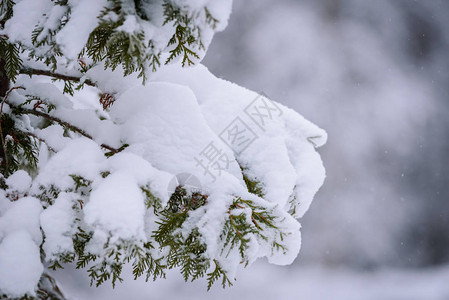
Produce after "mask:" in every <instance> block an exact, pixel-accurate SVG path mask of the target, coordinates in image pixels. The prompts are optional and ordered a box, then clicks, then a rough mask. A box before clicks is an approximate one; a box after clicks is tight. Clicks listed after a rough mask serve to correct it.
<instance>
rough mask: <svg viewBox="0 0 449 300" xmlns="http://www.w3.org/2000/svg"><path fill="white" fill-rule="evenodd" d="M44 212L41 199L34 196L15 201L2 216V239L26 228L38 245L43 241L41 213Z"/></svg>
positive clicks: (0, 233)
mask: <svg viewBox="0 0 449 300" xmlns="http://www.w3.org/2000/svg"><path fill="white" fill-rule="evenodd" d="M41 212H42V205H41V203H40V201H39V200H38V199H36V198H34V197H24V198H20V199H19V200H17V201H14V202H13V203H12V204H11V205H10V206H9V209H8V210H6V212H5V213H4V214H3V215H2V216H1V217H0V239H2V238H4V237H6V236H8V235H9V234H11V233H13V232H15V231H20V230H24V231H26V232H27V233H28V234H29V236H30V237H31V238H32V239H33V240H34V242H35V243H36V244H37V245H40V243H41V242H42V234H41V230H40V227H39V225H40V224H39V215H40V214H41Z"/></svg>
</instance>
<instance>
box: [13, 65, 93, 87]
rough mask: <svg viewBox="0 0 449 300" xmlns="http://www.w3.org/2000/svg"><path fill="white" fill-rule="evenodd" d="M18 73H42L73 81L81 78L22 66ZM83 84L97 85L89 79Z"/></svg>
mask: <svg viewBox="0 0 449 300" xmlns="http://www.w3.org/2000/svg"><path fill="white" fill-rule="evenodd" d="M19 73H20V74H26V75H30V76H31V75H43V76H49V77H53V78H56V79H61V80H65V81H75V82H81V78H80V77H76V76H70V75H64V74H59V73H53V72H51V71H47V70H38V69H32V68H23V69H21V70H20V71H19ZM84 83H85V84H87V85H90V86H93V87H96V86H97V85H96V84H95V83H93V82H92V81H90V80H85V81H84Z"/></svg>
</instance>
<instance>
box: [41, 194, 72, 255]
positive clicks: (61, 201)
mask: <svg viewBox="0 0 449 300" xmlns="http://www.w3.org/2000/svg"><path fill="white" fill-rule="evenodd" d="M75 199H76V194H70V193H64V192H63V193H60V194H59V196H58V198H56V199H55V203H54V204H53V205H51V206H49V207H48V208H47V209H46V210H44V211H43V212H42V214H41V216H40V222H41V227H42V230H43V232H44V234H45V242H44V244H43V249H44V251H45V254H46V257H45V259H46V260H47V261H49V260H52V259H54V258H55V255H57V254H59V253H66V252H73V241H72V235H73V233H74V232H75V230H74V228H73V227H74V221H75V220H74V219H75V217H76V215H75V212H74V211H73V209H72V206H73V205H75V204H78V203H75V201H76V200H75ZM78 205H79V204H78Z"/></svg>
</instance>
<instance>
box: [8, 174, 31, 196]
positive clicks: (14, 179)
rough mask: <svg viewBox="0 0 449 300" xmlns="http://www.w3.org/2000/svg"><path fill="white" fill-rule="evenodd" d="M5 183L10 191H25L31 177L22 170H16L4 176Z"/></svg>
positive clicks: (28, 186)
mask: <svg viewBox="0 0 449 300" xmlns="http://www.w3.org/2000/svg"><path fill="white" fill-rule="evenodd" d="M6 184H7V185H8V187H9V190H11V191H17V192H19V193H25V192H27V191H28V189H29V188H30V186H31V177H30V175H28V173H27V172H25V171H24V170H18V171H16V172H14V173H13V174H11V175H10V176H9V177H8V178H6Z"/></svg>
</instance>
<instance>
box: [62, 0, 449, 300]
mask: <svg viewBox="0 0 449 300" xmlns="http://www.w3.org/2000/svg"><path fill="white" fill-rule="evenodd" d="M448 16H449V1H447V0H427V1H416V0H415V1H413V0H375V1H364V0H301V1H298V0H296V1H295V0H278V1H269V0H234V9H233V14H232V15H231V19H230V21H229V26H228V27H227V29H226V30H225V31H224V32H222V33H219V34H217V35H216V36H215V38H214V40H213V42H212V44H211V46H210V48H209V50H208V54H207V56H206V58H205V60H204V61H203V63H204V64H205V65H206V66H208V67H209V69H210V70H211V71H212V73H214V74H215V75H217V76H219V77H222V78H224V79H227V80H229V81H232V82H235V83H237V84H239V85H241V86H245V87H247V88H249V89H252V90H254V91H257V92H264V93H265V94H267V95H268V96H269V97H271V98H272V99H273V100H276V101H278V102H281V103H283V104H285V105H287V106H289V107H291V108H293V109H295V110H296V111H298V112H299V113H301V114H302V115H303V116H304V117H306V118H307V119H309V120H311V121H312V122H314V123H316V124H317V125H319V126H320V127H322V128H324V129H325V130H326V131H327V132H328V134H329V140H328V143H327V145H325V146H324V147H323V148H321V149H319V152H320V153H321V155H322V158H323V161H324V165H325V167H326V169H327V179H326V182H325V184H324V186H323V188H322V189H321V190H320V191H319V192H318V194H317V195H316V197H315V200H314V202H313V203H312V206H311V209H310V210H309V211H308V212H307V213H306V215H305V216H304V218H303V219H302V227H303V229H302V233H303V246H302V249H301V253H300V255H299V257H298V258H297V260H296V262H295V264H294V265H292V266H290V267H274V266H269V265H268V263H267V262H266V261H261V262H258V263H256V264H255V265H254V266H251V267H249V268H248V269H245V270H243V271H242V272H240V277H239V278H238V280H237V282H236V286H235V287H233V288H231V289H227V290H224V291H223V290H221V288H220V287H216V288H215V289H213V290H212V292H209V293H206V292H205V284H204V282H203V283H201V282H200V283H195V284H193V285H192V284H185V283H184V282H183V281H182V279H181V278H179V276H177V275H175V274H170V276H169V278H168V280H166V281H158V282H156V283H147V284H144V283H142V282H139V281H137V282H134V281H132V280H128V281H127V282H126V283H125V284H124V285H120V286H119V288H118V289H117V288H116V290H115V291H114V292H113V293H111V292H109V291H110V290H109V289H108V288H101V289H92V290H89V291H86V294H84V296H82V295H83V294H79V295H80V299H125V298H126V299H229V298H231V297H232V298H233V299H258V300H263V299H273V300H275V299H276V300H277V299H280V300H285V299H373V300H374V299H377V300H383V299H386V300H389V299H397V300H400V299H404V300H405V299H407V300H410V299H417V300H418V299H426V300H427V299H441V300H447V299H449V285H448V283H449V175H448V171H447V168H448V167H449V97H448V95H449V18H448ZM64 274H65V275H64ZM64 274H63V275H62V277H61V276H59V275H58V276H59V277H60V278H62V280H61V281H64V280H65V281H71V282H72V287H71V288H70V289H73V290H74V291H76V290H77V285H76V284H73V281H72V278H71V276H72V275H70V274H71V273H70V272H67V273H64ZM64 276H65V277H64ZM79 284H80V285H79V286H81V284H82V283H79ZM130 290H132V291H134V292H133V293H134V294H133V293H131V294H130ZM78 293H81V292H79V290H78Z"/></svg>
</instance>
